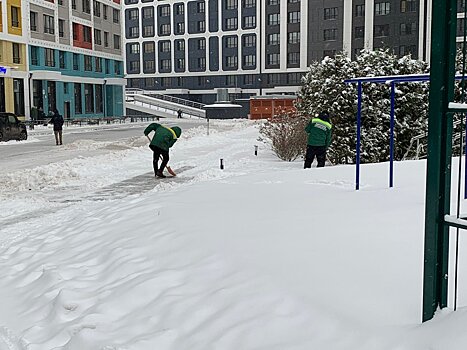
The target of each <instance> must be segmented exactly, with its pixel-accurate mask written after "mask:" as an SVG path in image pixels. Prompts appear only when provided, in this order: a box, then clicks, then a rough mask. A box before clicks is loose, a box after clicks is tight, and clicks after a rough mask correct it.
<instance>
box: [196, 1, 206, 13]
mask: <svg viewBox="0 0 467 350" xmlns="http://www.w3.org/2000/svg"><path fill="white" fill-rule="evenodd" d="M196 12H197V13H205V12H206V4H205V3H204V1H200V2H197V3H196Z"/></svg>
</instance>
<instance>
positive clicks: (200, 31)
mask: <svg viewBox="0 0 467 350" xmlns="http://www.w3.org/2000/svg"><path fill="white" fill-rule="evenodd" d="M429 11H430V2H429V1H428V0H307V1H304V0H166V1H163V2H161V1H153V0H125V51H126V53H125V57H126V67H125V69H126V73H127V78H128V86H129V87H132V88H140V89H145V90H157V91H159V92H162V93H167V94H171V95H178V96H180V97H185V98H189V99H192V100H197V101H199V102H204V103H210V102H212V101H213V100H215V96H216V89H218V88H226V89H228V91H229V93H230V94H231V95H233V96H234V97H246V96H249V95H252V94H255V95H256V94H259V95H262V94H277V93H280V94H290V93H294V92H296V91H297V89H298V87H299V83H300V78H301V76H302V75H303V74H304V73H305V72H306V71H307V67H308V66H309V65H310V63H311V62H313V61H316V60H320V59H322V58H323V57H325V56H332V55H334V54H335V53H337V52H340V51H345V52H346V53H347V54H348V55H349V57H352V58H354V57H355V56H356V55H357V54H358V53H359V52H360V50H362V49H364V48H366V49H376V48H379V47H389V48H391V49H393V50H394V52H395V53H396V54H398V55H404V54H408V53H411V54H412V56H413V57H414V58H421V59H427V58H428V56H427V52H429V47H428V46H429V45H427V44H426V42H427V40H429V35H428V31H427V28H428V26H429V25H430V23H428V19H429V18H431V16H430V13H429Z"/></svg>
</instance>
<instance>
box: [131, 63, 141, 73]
mask: <svg viewBox="0 0 467 350" xmlns="http://www.w3.org/2000/svg"><path fill="white" fill-rule="evenodd" d="M130 71H131V72H139V61H131V62H130Z"/></svg>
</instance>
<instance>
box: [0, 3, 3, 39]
mask: <svg viewBox="0 0 467 350" xmlns="http://www.w3.org/2000/svg"><path fill="white" fill-rule="evenodd" d="M2 8H3V7H2V2H1V1H0V33H1V32H3V11H2Z"/></svg>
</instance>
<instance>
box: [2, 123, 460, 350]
mask: <svg viewBox="0 0 467 350" xmlns="http://www.w3.org/2000/svg"><path fill="white" fill-rule="evenodd" d="M257 137H258V124H255V123H252V122H248V121H219V122H215V123H213V125H212V127H211V130H210V134H209V136H208V135H206V128H205V126H200V127H199V128H194V129H190V130H185V131H184V133H183V134H182V138H181V139H180V140H179V141H178V142H177V144H176V145H175V146H174V148H173V149H172V151H171V161H170V163H171V166H172V168H173V169H174V170H175V171H178V172H179V175H178V176H177V178H175V179H164V180H156V179H154V177H153V176H152V171H151V157H152V154H151V152H150V151H149V149H148V148H147V145H146V144H147V142H146V139H145V138H144V137H143V136H141V137H140V138H137V139H134V138H132V139H128V141H127V144H125V147H115V148H112V147H110V148H109V144H108V142H103V143H100V142H98V141H95V142H93V143H92V145H90V144H89V143H86V144H80V143H79V142H76V143H75V144H73V143H72V144H71V145H68V146H67V147H68V149H65V151H67V152H69V154H70V155H69V157H68V159H66V160H63V161H60V162H56V163H51V164H47V165H43V166H38V167H32V168H28V169H26V170H24V171H21V172H19V171H17V172H12V173H7V174H3V173H2V174H1V175H0V220H1V221H0V225H1V226H0V271H1V276H2V278H0V350H17V349H22V350H25V349H28V350H48V349H73V350H88V349H102V350H110V349H114V350H116V349H119V350H121V349H134V350H146V349H148V350H153V349H158V350H159V349H161V350H166V349H171V350H172V349H173V350H208V349H219V350H248V349H258V350H259V349H265V350H266V349H267V350H284V349H287V350H289V349H290V350H292V349H293V350H298V349H303V350H305V349H306V350H310V349H320V350H321V349H331V350H334V349H336V350H337V349H359V350H363V349H368V350H379V349H393V350H422V349H439V350H444V349H449V350H452V349H465V348H466V347H467V333H466V332H465V329H466V326H467V311H466V310H467V309H466V308H465V306H466V305H467V275H466V271H465V268H464V269H461V270H460V279H459V291H460V295H459V306H460V308H459V309H458V311H456V312H452V310H450V309H445V310H443V311H442V312H438V313H437V315H436V317H435V319H434V320H432V321H430V322H427V323H425V324H423V325H422V324H420V318H421V301H422V300H421V295H422V270H423V215H424V186H425V185H424V184H425V180H424V179H425V162H424V161H409V162H403V163H397V164H396V168H395V173H396V187H395V188H393V189H388V188H387V164H374V165H365V166H363V167H362V185H361V190H360V191H358V192H356V191H355V190H354V172H355V169H354V167H352V166H335V167H327V168H323V169H317V168H312V169H310V170H306V171H305V170H303V169H302V166H303V164H302V162H300V161H297V162H293V163H286V162H281V161H279V160H278V159H277V158H276V157H275V156H274V155H273V154H272V152H271V151H270V150H269V149H268V147H267V146H266V145H263V144H260V143H258V141H256V140H257ZM33 139H34V137H32V138H31V141H30V142H33V141H34V140H33ZM119 142H120V143H122V142H123V143H125V141H122V140H120V141H119ZM10 145H11V144H10ZM10 145H8V146H7V144H1V145H0V154H1V152H2V147H10ZM254 145H259V154H258V156H255V155H254ZM91 146H92V147H93V149H96V150H98V149H100V148H102V147H107V148H106V152H103V153H99V152H97V153H98V155H96V156H93V157H84V156H82V155H81V153H80V152H79V149H80V147H85V148H86V149H87V150H89V147H91ZM74 154H78V155H79V156H76V157H75V156H74ZM220 159H223V160H224V164H225V169H224V170H220V169H219V162H220ZM44 163H47V162H46V161H45V159H44ZM461 237H462V235H461ZM466 248H467V247H466V244H465V238H463V240H462V241H461V247H460V253H461V255H460V256H461V260H460V265H461V267H463V266H465V265H466V260H465V259H466V257H467V255H466V252H467V250H466ZM451 304H452V301H451Z"/></svg>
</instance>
